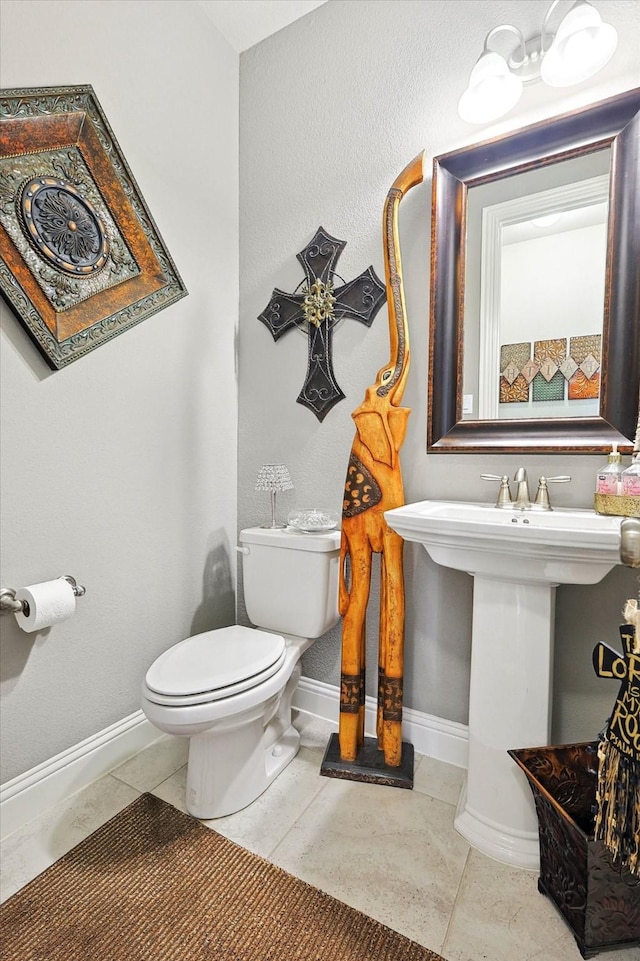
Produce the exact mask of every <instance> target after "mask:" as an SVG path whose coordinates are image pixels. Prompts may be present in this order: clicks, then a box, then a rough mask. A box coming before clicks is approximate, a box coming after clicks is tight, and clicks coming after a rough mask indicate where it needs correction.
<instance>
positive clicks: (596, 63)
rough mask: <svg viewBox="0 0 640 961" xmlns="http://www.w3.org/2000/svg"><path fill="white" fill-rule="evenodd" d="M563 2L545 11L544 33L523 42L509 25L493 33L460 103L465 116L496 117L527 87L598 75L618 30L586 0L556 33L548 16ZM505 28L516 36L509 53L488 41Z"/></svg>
mask: <svg viewBox="0 0 640 961" xmlns="http://www.w3.org/2000/svg"><path fill="white" fill-rule="evenodd" d="M559 2H560V0H553V3H552V4H551V5H550V7H549V9H548V10H547V12H546V14H545V16H544V20H543V21H542V29H541V32H540V36H536V37H532V38H531V39H530V40H525V39H524V36H523V34H522V32H521V31H520V30H519V29H518V28H517V27H514V26H512V25H511V24H509V23H503V24H500V25H499V26H497V27H494V28H493V29H492V30H490V31H489V33H488V34H487V36H486V38H485V41H484V48H483V51H482V54H481V55H480V57H479V59H478V61H477V62H476V65H475V66H474V68H473V70H472V71H471V76H470V78H469V85H468V86H467V89H466V90H465V91H464V93H463V94H462V96H461V98H460V102H459V104H458V113H459V114H460V116H461V117H462V119H463V120H466V121H467V123H488V122H490V121H492V120H497V119H498V117H502V116H503V115H504V114H506V113H508V112H509V110H511V108H512V107H514V106H515V105H516V103H517V102H518V100H519V99H520V96H521V94H522V88H523V86H527V85H529V84H533V83H537V82H538V81H539V80H543V82H544V83H546V84H548V85H549V86H551V87H569V86H572V85H573V84H576V83H581V82H582V81H583V80H587V79H588V78H589V77H592V76H594V74H596V73H597V72H598V71H599V70H600V69H601V68H602V67H604V65H605V64H606V63H608V62H609V60H610V59H611V57H612V56H613V53H614V51H615V49H616V45H617V43H618V35H617V33H616V31H615V28H614V27H612V26H611V25H610V24H608V23H603V22H602V18H601V17H600V14H599V13H598V11H597V10H596V9H595V7H593V6H592V5H591V4H590V3H589V2H588V0H575V3H574V4H573V6H572V7H571V9H570V10H569V11H568V13H567V14H566V15H565V17H564V18H563V20H562V21H561V23H560V25H559V27H558V30H557V33H556V34H555V35H554V34H552V33H551V32H550V31H549V20H550V19H551V15H552V13H553V12H554V10H555V8H556V7H557V5H558V3H559ZM503 31H507V32H509V33H513V34H515V36H516V37H517V38H518V47H517V48H516V50H515V51H514V52H513V53H512V54H511V55H510V56H509V57H505V56H503V55H502V54H500V53H497V51H495V50H490V49H489V43H490V42H491V41H492V40H493V39H494V37H495V36H496V35H497V34H498V33H501V32H503Z"/></svg>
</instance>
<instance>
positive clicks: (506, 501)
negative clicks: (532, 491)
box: [480, 474, 512, 507]
mask: <svg viewBox="0 0 640 961" xmlns="http://www.w3.org/2000/svg"><path fill="white" fill-rule="evenodd" d="M480 479H481V480H492V481H500V490H499V491H498V500H497V501H496V507H511V506H512V501H511V488H510V487H509V477H508V475H507V474H503V475H502V476H500V474H480Z"/></svg>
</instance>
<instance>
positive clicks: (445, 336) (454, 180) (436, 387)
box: [427, 88, 640, 453]
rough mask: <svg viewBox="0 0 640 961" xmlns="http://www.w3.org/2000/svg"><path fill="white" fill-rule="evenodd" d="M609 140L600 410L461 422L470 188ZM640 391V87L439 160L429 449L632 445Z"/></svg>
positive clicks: (626, 448) (434, 220)
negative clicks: (592, 413) (593, 413)
mask: <svg viewBox="0 0 640 961" xmlns="http://www.w3.org/2000/svg"><path fill="white" fill-rule="evenodd" d="M606 147H610V148H611V177H610V184H609V217H608V228H607V232H608V239H607V266H606V278H605V305H604V317H603V340H602V371H601V387H600V412H599V416H597V417H574V418H549V419H531V420H529V419H526V420H525V419H519V420H462V401H463V397H462V389H463V383H462V369H463V368H462V360H463V340H464V277H465V257H466V251H465V246H466V221H467V193H468V190H469V189H470V188H471V187H473V186H477V185H479V184H482V183H487V182H488V181H493V180H499V179H502V178H504V177H509V176H512V175H514V174H517V173H521V172H524V171H526V170H529V169H532V168H534V167H540V166H547V165H548V164H552V163H557V162H558V161H561V160H568V159H570V158H571V157H576V156H581V155H583V154H585V153H590V152H592V151H594V150H601V149H604V148H606ZM639 390H640V88H636V89H633V90H629V91H626V92H625V93H623V94H620V95H618V96H616V97H612V98H610V99H609V100H605V101H602V102H600V103H597V104H594V105H591V106H588V107H585V108H583V109H581V110H577V111H574V112H572V113H569V114H565V115H563V116H560V117H555V118H551V119H550V120H545V121H542V122H540V123H536V124H533V125H531V126H528V127H524V128H522V129H521V130H517V131H515V132H514V133H511V134H508V135H506V136H504V137H499V138H496V139H494V140H488V141H485V142H483V143H480V144H474V145H473V146H471V147H465V148H462V149H460V150H455V151H453V152H451V153H448V154H442V155H440V156H438V157H435V158H434V161H433V186H432V213H431V305H430V330H429V383H428V396H427V450H428V451H429V452H430V453H455V452H460V453H482V452H486V451H514V452H517V451H534V452H535V451H540V452H545V451H558V450H562V451H569V452H571V451H573V452H576V453H585V452H589V451H594V452H595V451H603V450H608V449H609V448H610V447H611V445H612V444H618V446H619V448H620V449H621V450H623V451H630V450H631V448H632V443H633V442H632V440H631V438H633V435H634V431H635V425H636V419H637V416H638V409H637V406H638V394H639Z"/></svg>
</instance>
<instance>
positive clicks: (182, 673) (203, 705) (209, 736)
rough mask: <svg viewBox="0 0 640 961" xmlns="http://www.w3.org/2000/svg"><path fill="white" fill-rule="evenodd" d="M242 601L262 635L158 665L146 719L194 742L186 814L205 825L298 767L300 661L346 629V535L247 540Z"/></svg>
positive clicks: (215, 642) (256, 531)
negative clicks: (294, 716) (342, 595)
mask: <svg viewBox="0 0 640 961" xmlns="http://www.w3.org/2000/svg"><path fill="white" fill-rule="evenodd" d="M240 544H241V547H240V548H239V550H240V552H241V553H242V554H243V572H244V599H245V606H246V609H247V614H248V616H249V619H250V621H251V623H252V624H255V625H256V626H255V627H240V626H237V627H223V628H221V629H219V630H216V631H207V632H205V633H204V634H196V635H195V636H194V637H189V638H187V640H185V641H181V642H180V643H179V644H176V645H174V646H173V647H171V648H169V650H168V651H165V652H164V654H161V655H160V657H158V658H157V659H156V660H155V661H154V662H153V664H152V665H151V667H150V668H149V670H148V671H147V675H146V677H145V680H144V682H143V684H142V705H141V706H142V710H143V711H144V713H145V715H146V716H147V717H148V719H149V720H150V721H151V723H152V724H154V725H155V726H156V727H157V728H159V729H160V730H161V731H164V732H166V733H167V734H177V735H180V736H182V737H189V738H191V741H190V744H189V764H188V773H187V797H186V805H187V810H188V811H189V813H190V814H192V815H193V816H194V817H197V818H203V819H209V818H219V817H223V816H224V815H226V814H233V813H234V812H235V811H239V810H240V809H241V808H244V807H246V806H247V805H248V804H251V802H252V801H255V799H256V798H257V797H258V796H259V795H260V794H262V792H263V791H265V790H266V789H267V788H268V787H269V785H270V784H271V782H272V781H273V780H274V778H276V777H277V776H278V774H280V772H281V771H282V770H283V769H284V768H285V767H286V766H287V764H288V763H289V762H290V761H292V760H293V758H294V757H295V756H296V754H297V752H298V748H299V745H300V735H299V734H298V732H297V731H296V729H295V728H294V727H293V725H292V723H291V699H292V697H293V694H294V692H295V689H296V687H297V686H298V681H299V680H300V674H301V666H300V658H301V656H302V654H303V653H304V652H305V651H306V650H307V649H308V648H309V647H311V645H312V644H313V641H314V640H315V638H317V637H321V636H322V635H323V634H324V633H326V631H328V630H329V629H330V628H331V627H333V625H334V624H336V622H337V621H338V619H339V614H338V575H339V560H340V532H339V531H329V532H327V533H309V534H306V533H299V532H297V531H291V530H280V529H270V528H262V527H252V528H248V529H247V530H244V531H241V532H240Z"/></svg>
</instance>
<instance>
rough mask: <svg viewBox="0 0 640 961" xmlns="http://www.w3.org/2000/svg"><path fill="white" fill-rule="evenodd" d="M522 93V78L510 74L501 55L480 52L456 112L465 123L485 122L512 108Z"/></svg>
mask: <svg viewBox="0 0 640 961" xmlns="http://www.w3.org/2000/svg"><path fill="white" fill-rule="evenodd" d="M521 93H522V81H521V80H520V79H519V77H516V76H515V74H513V73H511V71H510V70H509V67H508V65H507V62H506V60H505V59H504V57H501V56H500V54H499V53H496V52H495V51H493V50H490V51H487V52H485V53H483V54H482V56H481V57H480V59H479V60H478V62H477V63H476V65H475V67H474V68H473V70H472V71H471V76H470V78H469V85H468V87H467V89H466V90H465V92H464V93H463V94H462V96H461V97H460V101H459V103H458V113H459V114H460V116H461V118H462V119H463V120H466V121H467V123H487V122H488V121H490V120H496V119H497V118H498V117H501V116H502V115H503V114H505V113H507V112H508V111H509V110H511V108H512V107H514V106H515V105H516V103H517V102H518V100H519V99H520V95H521Z"/></svg>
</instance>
